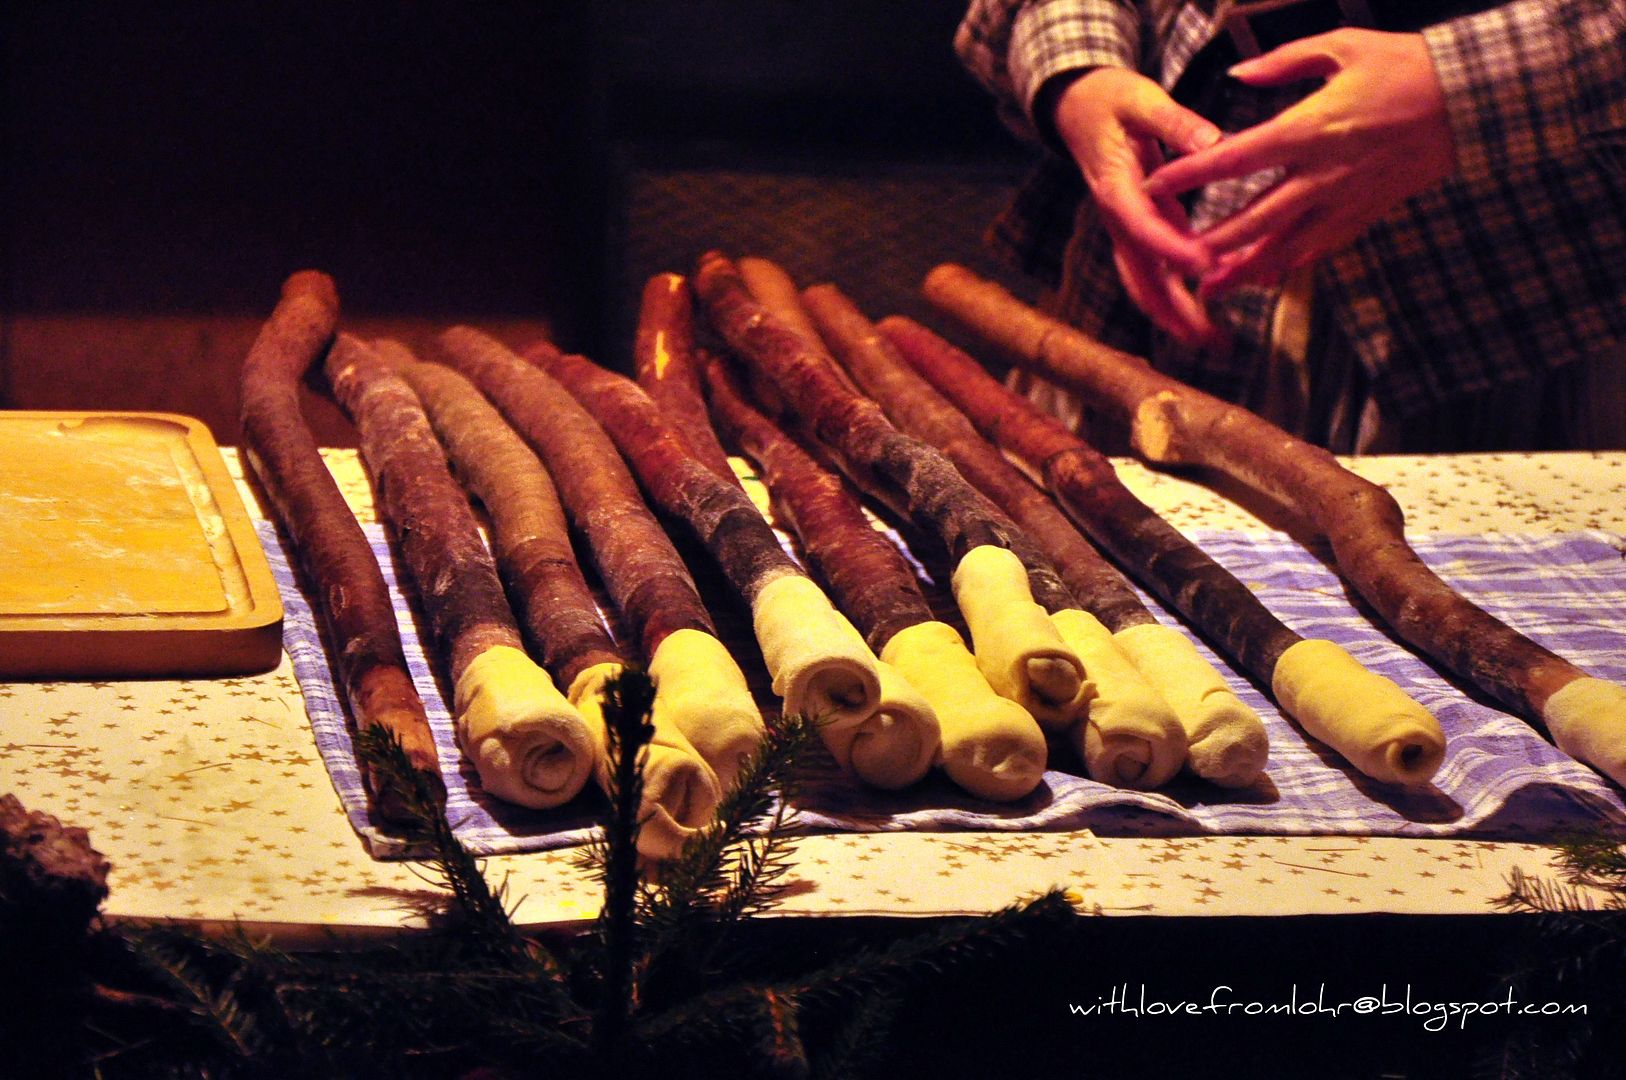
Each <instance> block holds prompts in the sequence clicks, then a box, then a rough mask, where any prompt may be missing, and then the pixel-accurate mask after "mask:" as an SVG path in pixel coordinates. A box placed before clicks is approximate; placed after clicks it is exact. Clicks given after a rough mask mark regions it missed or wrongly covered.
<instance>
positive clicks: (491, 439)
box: [376, 342, 626, 686]
mask: <svg viewBox="0 0 1626 1080" xmlns="http://www.w3.org/2000/svg"><path fill="white" fill-rule="evenodd" d="M376 348H377V350H378V352H379V354H380V355H381V356H385V357H387V358H388V360H389V362H390V363H391V364H392V366H393V367H394V368H395V370H396V371H397V372H399V374H400V375H401V377H402V378H403V379H405V380H406V382H407V384H408V385H409V386H410V387H411V388H412V390H413V391H414V393H416V395H417V397H418V399H419V400H420V401H421V402H422V403H423V408H424V412H425V413H426V414H427V415H428V418H429V422H430V424H431V425H432V426H433V428H434V430H435V434H436V436H437V437H438V438H439V440H440V442H441V444H442V446H444V447H445V450H446V455H447V457H448V458H449V459H450V460H451V463H452V465H453V467H454V469H455V471H456V473H457V475H458V477H459V478H460V479H461V480H462V482H463V485H464V486H465V487H466V488H468V490H469V491H470V492H471V493H472V494H473V495H474V496H475V497H476V498H477V499H479V500H480V504H481V505H482V506H484V507H485V509H486V513H487V515H488V516H489V517H490V519H491V546H492V552H493V554H494V555H495V556H496V560H497V568H498V571H499V572H500V573H501V574H502V576H503V579H504V584H505V586H506V588H507V592H508V595H509V596H510V597H513V598H515V600H516V607H517V608H518V610H519V612H520V614H521V615H522V616H523V618H524V623H525V629H526V630H527V632H528V634H529V636H530V638H531V640H532V641H533V642H535V644H536V646H537V652H538V653H539V655H540V656H541V657H542V663H543V666H544V667H546V668H547V669H548V671H549V672H550V673H551V674H552V675H553V677H554V678H555V679H556V680H557V681H558V684H559V685H560V686H569V685H571V683H573V682H575V680H576V676H578V675H580V674H581V672H582V671H583V670H584V669H586V668H589V667H592V666H593V665H595V664H607V663H608V664H625V663H626V658H625V657H624V656H623V655H622V653H621V650H620V649H619V648H618V647H617V645H616V643H615V641H614V639H613V638H611V637H610V632H609V630H607V629H606V628H605V626H604V623H603V620H602V619H601V617H600V615H599V610H598V605H597V604H596V603H595V602H594V600H593V592H592V589H591V588H589V586H588V584H587V579H586V578H585V577H583V575H582V571H581V567H580V566H578V565H577V563H576V553H575V549H574V548H573V547H572V545H571V542H570V526H569V525H568V524H567V522H566V521H565V511H564V507H562V506H560V505H559V493H558V490H557V489H556V488H555V487H554V486H553V480H552V478H551V477H549V476H548V473H547V470H546V469H544V468H543V467H542V463H541V462H540V461H538V460H537V457H536V454H535V453H534V452H533V451H532V450H531V448H530V447H528V446H526V445H525V441H524V440H523V439H521V438H520V437H519V436H518V435H517V434H516V433H515V432H514V430H513V429H512V428H510V427H509V426H508V424H507V422H506V421H504V420H503V418H502V414H501V413H499V412H497V410H496V408H495V407H494V406H493V405H492V404H491V403H490V402H489V401H487V400H486V398H485V396H484V395H483V394H481V393H480V391H479V390H478V389H476V388H475V386H474V384H473V383H471V382H469V381H468V380H467V379H465V378H464V377H463V376H462V375H460V374H458V373H457V372H456V371H453V370H452V369H451V368H448V367H444V366H442V365H440V364H427V363H423V362H422V361H419V360H417V359H416V358H415V357H413V356H412V355H411V353H410V352H409V351H407V350H406V348H405V347H404V346H401V345H399V344H398V343H394V342H380V343H378V344H377V345H376Z"/></svg>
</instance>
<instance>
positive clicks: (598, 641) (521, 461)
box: [378, 342, 722, 860]
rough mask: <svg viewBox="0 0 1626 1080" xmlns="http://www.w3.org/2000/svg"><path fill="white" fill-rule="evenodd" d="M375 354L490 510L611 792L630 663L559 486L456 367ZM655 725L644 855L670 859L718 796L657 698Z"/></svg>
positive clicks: (510, 581) (386, 351)
mask: <svg viewBox="0 0 1626 1080" xmlns="http://www.w3.org/2000/svg"><path fill="white" fill-rule="evenodd" d="M378 351H379V353H380V355H381V356H383V357H385V358H386V359H387V360H388V362H389V363H390V364H391V365H392V366H394V367H395V369H396V370H397V371H398V372H400V374H401V376H402V378H404V379H405V380H406V381H407V383H408V385H410V386H411V387H412V389H413V390H414V391H415V392H416V393H417V395H418V399H419V400H420V401H422V402H423V405H424V411H425V413H426V414H427V415H428V417H429V422H430V424H431V425H432V426H433V427H434V429H435V434H436V435H437V436H438V437H439V438H440V441H441V444H442V445H443V446H444V447H445V448H446V453H447V456H448V457H449V458H450V459H451V461H452V464H453V467H454V468H455V470H456V472H457V473H458V475H459V476H460V477H461V478H462V480H463V483H464V485H465V486H466V487H467V488H468V489H469V490H470V491H471V492H472V493H473V494H474V495H475V496H476V497H477V498H478V499H479V500H480V502H481V504H482V505H483V506H484V507H485V508H486V512H487V514H488V516H489V517H490V519H491V540H492V548H493V552H494V554H495V556H496V559H497V567H498V571H499V572H500V573H501V574H502V576H503V578H504V581H505V584H506V586H507V589H508V593H509V595H510V596H511V597H513V598H514V601H515V604H516V606H517V607H518V609H519V612H520V615H521V617H522V619H523V621H524V624H525V628H526V629H527V631H528V632H529V634H530V637H531V640H532V641H534V642H535V643H536V645H537V647H538V650H539V652H540V654H541V656H542V659H543V665H544V666H545V667H546V668H547V669H548V671H549V672H550V673H551V674H552V675H553V677H554V679H555V680H556V681H557V685H559V686H561V687H564V688H566V689H565V697H566V698H567V699H568V700H569V702H570V703H571V705H573V706H575V708H576V711H577V712H579V713H581V714H582V719H583V720H584V721H585V722H586V724H587V727H588V731H589V732H590V733H591V734H592V735H593V738H594V742H595V751H596V752H595V765H596V767H595V769H594V776H595V778H596V779H597V781H598V783H599V786H600V787H602V788H604V789H605V790H606V791H608V790H609V787H610V779H611V778H610V773H609V747H608V742H607V739H606V737H605V733H604V723H605V721H604V713H603V688H604V684H605V683H606V682H608V681H609V680H610V679H612V678H614V677H615V676H617V675H619V674H620V673H621V671H622V670H623V669H624V668H625V667H626V666H627V660H626V658H625V657H624V656H623V655H622V654H621V651H620V649H619V648H618V647H617V646H616V644H615V641H614V640H613V639H612V638H611V637H610V634H609V631H608V630H606V629H605V627H604V623H603V621H602V620H601V619H600V616H599V610H598V605H597V604H596V603H595V602H594V600H593V594H592V591H591V589H589V588H588V585H587V579H586V578H585V577H583V576H582V571H581V567H580V566H578V565H577V563H576V555H575V551H574V549H573V548H572V547H571V543H570V533H569V527H568V526H567V524H566V523H565V512H564V508H563V507H562V506H560V505H559V495H558V492H557V491H556V490H555V488H554V486H553V481H552V479H551V478H550V477H549V476H548V474H547V470H545V469H544V468H543V467H542V463H541V462H540V461H538V460H537V458H536V454H534V453H533V452H532V451H531V449H530V447H528V446H526V445H525V441H524V440H523V439H521V438H520V437H519V436H518V435H517V434H516V433H515V432H514V430H513V429H512V428H510V427H509V426H508V423H507V422H506V421H505V420H503V418H502V414H500V413H499V412H497V410H496V409H495V408H494V407H493V406H492V405H491V403H490V402H489V401H487V400H486V399H485V397H484V395H482V394H481V393H480V391H479V390H478V389H476V388H475V386H474V384H473V383H471V382H469V381H468V380H467V379H465V378H464V377H463V376H462V375H459V374H458V373H457V372H455V371H453V370H452V369H451V368H448V367H442V366H441V365H439V364H426V363H422V362H419V361H417V360H416V358H415V357H413V355H412V353H411V352H410V351H409V350H408V349H406V347H405V346H402V345H400V344H399V343H397V342H386V343H381V344H380V346H379V347H378ZM650 720H651V723H652V724H653V725H654V728H655V731H654V734H653V736H652V737H651V739H650V741H649V743H648V744H647V745H646V749H645V757H644V761H643V787H642V793H643V803H642V806H641V807H640V809H639V820H640V821H642V822H643V825H642V828H640V830H639V832H638V851H639V853H640V854H642V855H643V856H644V857H645V858H649V859H656V860H659V859H669V858H672V857H674V856H676V855H677V854H678V853H679V852H680V851H681V850H682V848H683V845H684V843H686V842H687V841H688V840H689V838H690V837H692V836H694V835H695V834H696V833H697V832H698V831H699V830H700V829H701V828H702V827H704V826H705V825H706V824H707V823H708V822H710V821H711V819H712V817H713V816H714V815H715V813H716V809H717V803H718V802H719V801H720V800H721V799H722V789H721V787H720V785H719V783H718V780H717V774H716V773H715V772H713V771H712V769H711V767H710V766H709V765H707V764H706V763H705V761H704V760H703V759H702V758H701V756H700V754H699V752H698V751H697V750H695V748H694V746H693V744H691V743H690V742H689V740H688V738H687V737H686V736H685V735H684V734H683V732H682V731H680V730H678V728H677V727H676V726H675V725H674V724H672V723H670V722H668V721H669V717H668V716H667V715H666V710H664V709H662V708H660V707H659V702H658V701H657V707H656V708H655V710H654V711H653V713H652V715H651V717H650Z"/></svg>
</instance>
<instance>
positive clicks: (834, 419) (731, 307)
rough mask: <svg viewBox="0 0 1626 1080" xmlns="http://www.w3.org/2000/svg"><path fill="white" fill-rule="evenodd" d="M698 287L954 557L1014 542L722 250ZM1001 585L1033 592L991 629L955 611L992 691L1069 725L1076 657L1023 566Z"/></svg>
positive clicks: (743, 342)
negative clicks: (769, 305) (763, 298)
mask: <svg viewBox="0 0 1626 1080" xmlns="http://www.w3.org/2000/svg"><path fill="white" fill-rule="evenodd" d="M754 262H755V264H756V265H757V272H758V273H759V276H760V274H761V272H762V271H769V272H770V273H775V274H777V275H783V271H778V270H777V268H774V267H772V265H771V264H766V263H763V262H762V261H761V260H755V261H754ZM695 290H696V293H697V295H698V296H699V298H700V302H701V305H702V307H703V309H704V311H705V313H706V315H707V318H708V319H709V320H710V322H711V324H712V326H713V327H714V328H715V329H716V330H717V331H718V332H719V333H720V334H721V335H722V336H723V338H724V339H725V340H726V341H727V342H728V344H729V346H730V347H731V348H732V349H733V350H734V352H735V353H736V354H737V355H738V356H739V357H740V358H741V359H742V360H743V361H744V362H745V363H746V364H747V365H749V367H750V368H751V370H753V371H756V372H759V373H760V374H761V375H763V376H765V377H766V378H767V379H769V380H771V381H772V382H773V384H774V386H775V388H776V389H777V391H778V393H779V395H780V397H781V398H782V399H783V400H784V401H785V402H786V403H787V405H788V407H789V408H790V409H791V410H792V411H794V412H795V413H796V414H797V415H798V416H799V417H800V418H801V420H802V421H803V422H804V424H805V425H806V427H807V428H808V429H810V431H811V433H812V436H813V437H815V438H817V439H818V440H819V441H820V442H822V443H823V444H824V445H826V446H828V447H829V448H830V449H831V450H832V451H833V452H834V454H835V456H836V457H837V458H838V459H839V460H840V461H841V463H842V467H843V468H844V469H845V470H846V471H847V473H848V475H849V476H850V477H852V479H853V480H854V482H855V483H857V484H858V486H859V487H860V488H862V489H864V490H865V491H868V492H870V493H871V494H873V495H875V496H876V497H877V498H879V499H881V500H882V501H884V502H886V503H887V504H888V505H890V506H892V507H893V508H894V509H896V510H897V512H899V513H900V514H901V515H903V516H905V517H907V518H908V519H909V520H911V521H912V522H914V523H915V525H916V526H917V527H919V528H921V529H922V530H924V531H928V532H930V533H932V534H934V535H936V536H938V537H939V538H940V539H941V540H942V541H943V544H944V546H945V547H946V548H947V549H948V552H949V555H950V557H951V558H953V559H954V561H955V563H956V565H958V564H959V563H960V562H961V561H962V560H963V559H964V558H965V557H966V556H967V555H968V554H969V553H970V552H971V551H972V550H974V549H975V548H978V547H984V546H989V547H995V548H1010V547H1012V546H1013V543H1019V542H1020V541H1019V539H1018V533H1019V531H1018V530H1017V528H1016V526H1015V525H1014V524H1012V523H1011V521H1010V519H1008V518H1006V517H1005V515H1004V514H1002V513H1001V512H1000V511H999V510H998V508H996V507H995V506H994V505H993V504H992V503H990V502H989V501H988V500H987V499H985V498H984V497H983V496H982V495H981V494H979V493H978V492H977V491H976V489H975V488H973V487H971V485H970V484H968V483H967V482H966V480H965V478H964V477H962V476H961V475H960V474H959V473H958V472H956V471H955V469H954V466H953V465H951V464H949V462H948V461H946V460H945V459H944V458H943V457H942V456H941V455H940V454H938V453H937V451H936V450H934V449H932V448H931V447H930V446H928V445H927V444H925V443H923V442H921V441H920V440H918V439H914V438H911V437H910V436H908V435H905V434H903V433H902V432H900V431H899V430H898V429H897V428H895V427H893V426H892V424H891V423H890V422H889V421H888V420H887V419H886V417H885V415H883V414H882V412H881V409H880V407H879V406H878V405H876V404H875V403H874V402H873V401H870V400H869V399H868V398H866V397H864V396H863V395H862V394H859V393H858V392H857V391H856V390H855V389H854V388H853V386H852V384H851V383H850V381H849V380H848V379H847V377H846V375H845V374H844V373H842V372H841V370H840V368H839V367H838V366H837V365H836V364H835V363H834V361H833V360H831V359H830V357H829V356H828V355H827V354H826V353H825V352H824V349H823V345H822V344H814V343H813V342H811V341H809V339H808V338H807V337H806V336H805V335H804V334H803V333H801V332H799V331H797V330H795V329H793V328H792V327H791V326H790V325H789V324H788V323H787V322H786V321H785V320H783V319H781V318H780V317H779V316H777V315H776V314H774V313H773V312H771V311H770V310H768V308H767V307H766V306H765V305H764V304H763V303H762V302H761V301H759V300H758V299H757V298H756V297H755V296H754V295H753V294H752V292H751V291H750V289H748V288H747V286H746V283H745V280H744V279H743V278H742V277H741V274H740V271H739V270H738V269H737V268H736V267H735V265H734V264H733V263H732V262H731V261H730V260H729V259H727V258H726V257H724V256H722V255H720V254H718V253H716V252H710V253H708V254H706V255H704V256H702V258H701V260H700V267H699V271H698V272H697V274H696V277H695ZM791 295H792V296H794V291H792V293H791ZM816 332H817V331H816V330H815V331H814V333H816ZM994 569H995V570H996V571H999V570H1000V568H999V567H995V568H994ZM1018 569H1019V570H1020V569H1022V568H1021V567H1020V565H1019V567H1018ZM1001 587H1002V588H1008V589H1009V590H1010V594H1011V595H1019V594H1022V593H1027V594H1028V596H1027V598H1026V600H1024V601H1023V602H1022V605H1023V606H1022V609H1021V612H1020V613H1019V614H1018V615H1006V616H1002V622H1001V624H1000V625H998V626H993V625H979V624H978V622H976V621H973V618H972V616H971V615H970V614H969V613H965V612H963V611H962V613H963V614H966V615H967V626H968V628H969V629H970V631H971V638H972V648H973V651H974V652H975V653H976V656H977V661H978V665H979V667H981V669H982V671H983V674H984V675H985V676H986V677H987V679H988V681H989V683H990V684H991V685H993V687H994V689H996V690H998V691H999V692H1000V693H1001V694H1003V695H1005V696H1007V697H1010V698H1011V699H1012V700H1014V701H1016V702H1017V703H1018V704H1020V705H1021V706H1022V707H1023V708H1024V709H1026V710H1027V711H1028V712H1029V713H1030V714H1031V715H1032V716H1033V717H1034V719H1036V720H1038V721H1039V723H1040V724H1041V725H1042V726H1045V727H1047V728H1050V729H1053V730H1058V731H1063V730H1066V728H1067V727H1068V726H1069V725H1070V724H1071V723H1072V721H1073V720H1074V719H1076V718H1077V716H1078V714H1079V713H1080V711H1081V710H1082V709H1083V707H1084V704H1083V699H1082V695H1083V689H1084V670H1083V664H1082V663H1081V662H1080V661H1079V659H1078V657H1077V655H1076V654H1075V653H1073V651H1072V650H1071V649H1069V648H1068V647H1067V645H1066V643H1065V642H1063V641H1062V639H1061V635H1060V633H1059V632H1057V630H1056V628H1055V627H1054V626H1052V625H1051V624H1050V622H1049V620H1048V619H1047V618H1045V617H1044V616H1045V612H1044V609H1043V608H1041V607H1040V606H1039V605H1038V604H1037V603H1036V602H1035V601H1034V600H1033V598H1032V595H1031V586H1030V583H1029V581H1028V575H1027V573H1026V572H1025V570H1023V571H1022V572H1021V573H1020V574H1018V575H1015V576H1013V577H1012V578H1011V580H1009V581H1008V582H1002V584H1001ZM1012 618H1019V619H1020V620H1021V625H1020V628H1013V626H1012V625H1011V622H1010V619H1012ZM1013 630H1014V631H1015V636H1012V635H1013Z"/></svg>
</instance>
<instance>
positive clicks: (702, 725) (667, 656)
mask: <svg viewBox="0 0 1626 1080" xmlns="http://www.w3.org/2000/svg"><path fill="white" fill-rule="evenodd" d="M649 674H650V677H651V678H653V679H654V680H655V722H656V725H657V726H670V727H672V728H674V729H676V730H677V731H680V732H682V733H683V736H684V737H685V738H686V739H688V740H689V742H690V743H691V744H693V746H694V748H695V749H696V750H698V751H699V752H700V756H701V757H702V758H703V759H705V762H706V764H707V765H710V766H711V768H712V771H713V772H714V773H716V774H717V782H718V783H719V784H721V785H722V789H723V790H724V791H728V790H729V789H730V788H732V787H733V786H734V780H735V778H737V777H738V776H739V772H740V766H742V765H744V764H745V762H746V761H747V760H749V758H750V757H751V755H752V754H754V753H756V751H757V747H759V746H761V745H762V740H763V738H764V737H765V736H766V735H767V733H768V729H767V727H766V726H765V725H764V724H763V722H762V713H761V712H760V711H758V709H757V703H756V700H755V699H754V698H752V697H751V689H750V687H748V686H747V685H746V684H745V673H744V672H743V671H741V670H740V665H739V664H738V663H736V662H735V660H734V657H733V656H731V655H730V654H729V651H728V650H727V649H726V648H724V647H723V643H722V642H720V641H718V640H717V639H716V638H714V637H712V636H711V635H710V634H708V633H706V632H705V631H703V630H689V629H684V630H675V631H673V632H672V633H670V634H668V635H667V636H666V638H665V640H663V641H662V642H661V643H660V644H659V645H657V646H655V655H654V656H652V657H650V658H649Z"/></svg>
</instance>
